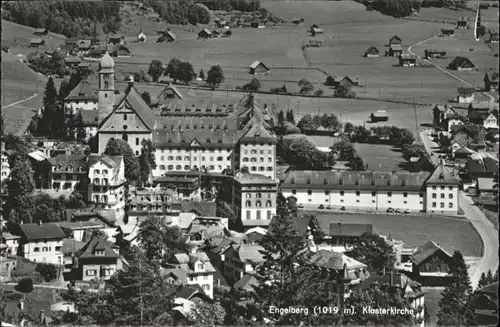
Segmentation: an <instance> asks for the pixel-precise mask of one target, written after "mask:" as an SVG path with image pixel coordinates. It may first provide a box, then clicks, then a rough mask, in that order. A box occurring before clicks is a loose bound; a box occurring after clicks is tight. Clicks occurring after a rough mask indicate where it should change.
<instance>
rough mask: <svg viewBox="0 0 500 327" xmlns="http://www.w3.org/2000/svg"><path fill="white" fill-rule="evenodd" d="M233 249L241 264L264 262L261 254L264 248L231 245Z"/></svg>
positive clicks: (253, 245) (249, 245) (259, 246)
mask: <svg viewBox="0 0 500 327" xmlns="http://www.w3.org/2000/svg"><path fill="white" fill-rule="evenodd" d="M233 248H234V249H235V251H236V252H237V253H238V256H239V258H240V260H241V261H243V262H253V263H258V262H263V261H264V260H265V259H264V255H263V254H262V252H261V251H263V250H264V248H263V247H262V246H261V245H258V244H238V245H236V244H235V245H233Z"/></svg>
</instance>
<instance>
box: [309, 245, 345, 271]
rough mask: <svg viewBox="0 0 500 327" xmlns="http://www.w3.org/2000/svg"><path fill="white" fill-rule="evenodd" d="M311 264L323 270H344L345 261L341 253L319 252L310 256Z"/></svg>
mask: <svg viewBox="0 0 500 327" xmlns="http://www.w3.org/2000/svg"><path fill="white" fill-rule="evenodd" d="M309 262H310V263H311V264H312V265H315V266H317V267H321V268H329V269H336V270H341V269H344V261H343V260H342V253H340V252H334V251H327V250H319V251H317V252H315V253H313V254H311V255H310V257H309Z"/></svg>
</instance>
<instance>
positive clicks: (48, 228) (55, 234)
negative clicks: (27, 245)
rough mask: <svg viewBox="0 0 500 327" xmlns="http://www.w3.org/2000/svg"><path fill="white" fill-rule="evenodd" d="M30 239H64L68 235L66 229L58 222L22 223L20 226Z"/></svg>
mask: <svg viewBox="0 0 500 327" xmlns="http://www.w3.org/2000/svg"><path fill="white" fill-rule="evenodd" d="M19 227H20V228H21V231H22V233H23V234H24V236H25V237H26V239H27V240H28V241H36V240H49V239H63V238H65V237H66V234H65V233H64V231H63V230H62V229H61V227H59V226H58V225H57V224H54V223H46V224H40V225H39V224H21V225H20V226H19Z"/></svg>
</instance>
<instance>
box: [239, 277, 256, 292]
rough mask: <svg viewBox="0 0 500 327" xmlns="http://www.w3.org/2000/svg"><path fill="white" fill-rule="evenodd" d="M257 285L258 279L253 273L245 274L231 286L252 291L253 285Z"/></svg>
mask: <svg viewBox="0 0 500 327" xmlns="http://www.w3.org/2000/svg"><path fill="white" fill-rule="evenodd" d="M258 285H259V280H258V279H257V278H256V277H255V275H254V274H245V275H243V277H242V278H241V279H240V280H238V281H237V282H236V283H234V285H233V287H234V288H235V289H239V290H245V291H247V292H252V291H253V290H254V286H258Z"/></svg>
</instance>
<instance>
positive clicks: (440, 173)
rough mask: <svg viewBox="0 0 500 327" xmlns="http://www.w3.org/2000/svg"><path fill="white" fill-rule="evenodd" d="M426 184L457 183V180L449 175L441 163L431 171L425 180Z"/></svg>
mask: <svg viewBox="0 0 500 327" xmlns="http://www.w3.org/2000/svg"><path fill="white" fill-rule="evenodd" d="M425 183H426V184H446V185H458V184H459V182H458V181H457V180H456V179H455V178H453V176H451V173H450V171H449V170H448V169H447V168H446V167H445V166H444V165H443V163H441V164H439V165H438V166H437V167H436V169H434V171H433V172H432V174H431V176H430V177H429V178H428V179H427V180H426V181H425Z"/></svg>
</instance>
